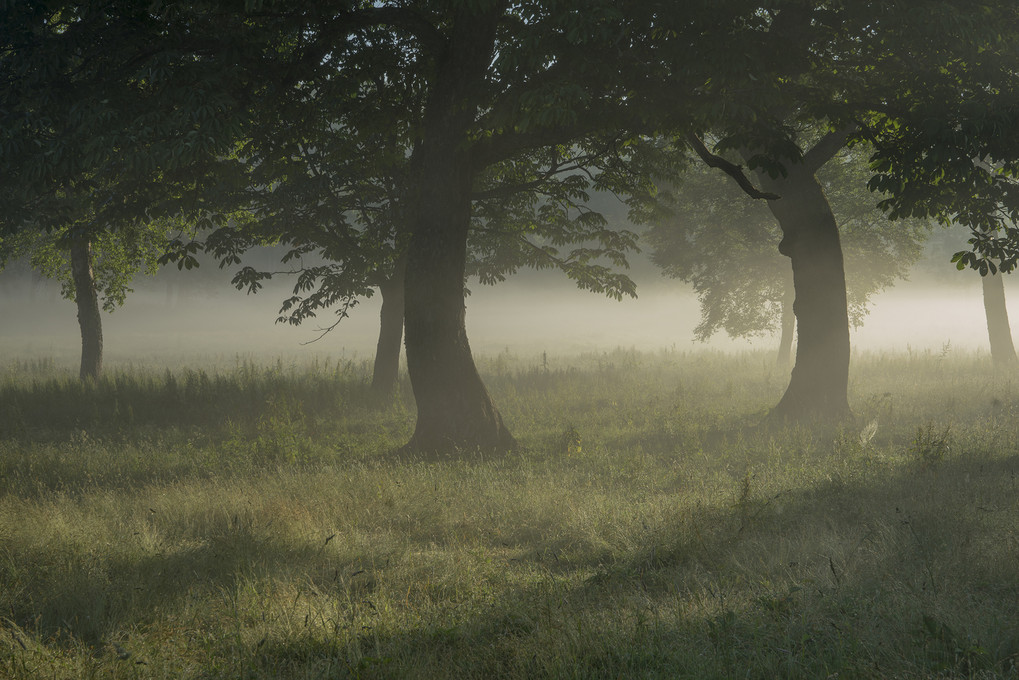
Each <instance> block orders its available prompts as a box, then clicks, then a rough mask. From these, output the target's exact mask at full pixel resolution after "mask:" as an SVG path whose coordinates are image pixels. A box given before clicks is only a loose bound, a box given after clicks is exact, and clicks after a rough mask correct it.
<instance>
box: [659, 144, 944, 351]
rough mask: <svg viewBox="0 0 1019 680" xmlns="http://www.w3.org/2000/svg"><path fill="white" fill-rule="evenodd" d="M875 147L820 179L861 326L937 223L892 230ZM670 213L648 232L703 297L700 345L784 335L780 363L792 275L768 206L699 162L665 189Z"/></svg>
mask: <svg viewBox="0 0 1019 680" xmlns="http://www.w3.org/2000/svg"><path fill="white" fill-rule="evenodd" d="M867 155H868V154H867V153H866V148H865V147H864V146H857V147H855V148H854V149H851V150H849V149H843V150H841V151H840V152H839V154H838V155H837V156H836V157H835V158H834V159H833V160H832V162H829V163H826V164H825V165H824V166H823V167H822V168H821V170H820V171H819V173H818V179H819V181H820V182H821V186H822V189H823V190H824V193H825V195H826V196H827V197H828V200H829V202H830V203H831V206H832V212H833V213H834V215H835V217H836V221H837V223H838V225H839V230H840V234H841V242H842V245H843V251H844V254H845V258H846V276H847V294H848V304H849V307H848V311H849V320H850V323H851V324H852V325H853V326H860V325H861V324H862V323H863V320H864V317H865V315H866V313H867V303H868V299H869V297H870V296H871V295H872V294H874V293H875V292H878V291H880V290H882V289H884V288H886V287H888V286H890V285H893V283H894V281H895V280H896V279H897V278H903V277H905V275H906V274H905V272H906V270H907V268H908V266H909V265H910V264H911V263H912V262H915V261H916V259H917V258H918V257H919V256H920V253H921V244H922V242H923V240H924V238H925V236H926V234H927V231H928V225H926V224H925V223H923V222H921V221H919V220H907V221H904V222H903V223H898V224H895V223H891V222H890V221H889V220H888V219H887V217H886V216H885V215H884V214H883V213H882V212H881V211H880V210H877V209H876V208H875V204H876V202H877V199H876V198H875V197H874V196H873V195H872V194H871V193H870V192H869V191H868V190H867V186H866V185H867V181H868V180H869V179H870V177H871V173H870V171H869V168H868V167H867V162H866V157H867ZM662 200H663V201H668V205H667V206H666V212H665V213H664V214H657V215H655V218H654V219H655V221H654V222H653V223H652V225H651V226H650V229H649V230H648V231H647V233H646V234H645V237H646V238H647V239H648V241H649V242H650V243H651V245H652V247H653V249H654V251H653V254H652V260H653V261H654V262H655V263H656V264H657V265H658V266H659V267H660V268H661V269H662V270H663V272H664V273H665V274H667V275H668V276H671V277H674V278H679V279H681V280H684V281H687V282H689V283H692V284H693V287H694V290H695V291H696V292H697V294H698V296H699V297H700V303H701V323H700V324H699V325H698V326H697V328H696V329H695V336H696V337H697V338H698V339H699V340H702V341H703V340H706V339H707V338H709V337H710V336H711V335H712V334H714V333H715V332H717V331H719V330H724V331H725V332H726V333H728V334H729V335H730V336H731V337H752V336H756V335H762V334H765V333H772V332H774V331H775V330H779V329H780V330H781V341H780V344H779V358H778V361H779V363H780V364H784V363H788V361H789V359H790V357H791V352H790V347H791V345H792V324H793V318H794V317H793V313H792V312H793V310H792V302H793V298H794V289H793V286H792V273H791V271H790V270H789V266H788V263H787V262H785V261H784V258H782V257H781V256H780V255H779V254H778V252H777V251H776V249H775V247H776V245H777V244H778V243H779V241H780V240H781V238H782V233H781V230H780V228H779V227H778V225H777V224H776V222H775V219H774V217H773V216H772V215H771V214H770V212H769V211H768V210H767V208H766V206H764V205H763V204H762V203H761V202H760V201H752V200H749V199H748V198H747V197H746V196H745V195H744V192H743V191H742V190H740V189H739V188H738V187H736V186H735V185H734V184H733V183H732V182H728V181H726V180H725V179H723V178H722V177H720V176H719V173H717V172H714V171H712V170H709V169H707V168H704V167H703V166H702V165H699V164H696V163H694V162H693V161H691V162H690V167H689V169H688V170H686V171H685V172H684V173H683V174H682V176H681V177H680V178H678V179H677V185H676V186H675V187H670V191H668V192H664V193H663V195H662Z"/></svg>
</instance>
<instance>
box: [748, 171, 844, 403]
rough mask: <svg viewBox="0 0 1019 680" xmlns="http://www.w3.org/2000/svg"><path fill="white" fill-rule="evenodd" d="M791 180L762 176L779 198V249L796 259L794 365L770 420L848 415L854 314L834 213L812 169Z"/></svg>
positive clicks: (775, 206) (775, 205) (775, 204)
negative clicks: (851, 316) (848, 300)
mask: <svg viewBox="0 0 1019 680" xmlns="http://www.w3.org/2000/svg"><path fill="white" fill-rule="evenodd" d="M787 170H788V175H787V176H786V177H779V178H776V179H772V178H770V177H768V176H767V175H764V174H763V173H762V174H760V175H759V177H760V180H761V182H762V184H763V185H764V188H765V189H766V190H767V191H770V192H773V193H776V194H778V195H779V196H781V198H780V199H778V200H771V201H768V207H769V208H770V209H771V212H772V214H773V215H774V216H775V218H776V219H777V220H778V222H779V225H780V227H781V228H782V242H781V243H780V244H779V252H781V253H782V254H783V255H785V256H787V257H789V258H790V260H792V269H793V287H794V289H795V293H796V300H795V302H794V303H793V311H794V313H795V316H796V341H797V346H796V363H795V365H794V366H793V370H792V376H791V378H790V380H789V387H788V388H787V389H786V392H785V395H784V396H783V397H782V399H781V401H779V403H778V405H777V406H775V408H774V409H773V410H772V416H773V417H776V418H779V419H789V420H813V419H818V418H824V419H830V418H841V417H844V416H847V415H849V413H850V411H849V399H848V385H849V314H848V309H847V304H846V275H845V268H844V266H843V260H842V246H841V243H840V242H839V230H838V226H837V225H836V223H835V216H834V215H833V214H832V211H831V207H830V206H829V205H828V199H827V197H826V196H825V195H824V191H823V189H822V188H821V185H820V183H818V181H817V179H816V177H815V176H814V172H813V170H812V169H811V168H810V167H808V166H807V165H806V164H804V163H798V164H790V165H789V167H788V168H787Z"/></svg>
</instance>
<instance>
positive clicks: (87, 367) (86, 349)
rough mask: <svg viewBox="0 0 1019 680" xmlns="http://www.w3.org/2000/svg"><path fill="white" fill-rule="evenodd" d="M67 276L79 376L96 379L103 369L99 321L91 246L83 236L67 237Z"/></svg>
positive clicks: (85, 378) (101, 329) (101, 335)
mask: <svg viewBox="0 0 1019 680" xmlns="http://www.w3.org/2000/svg"><path fill="white" fill-rule="evenodd" d="M71 278H72V280H73V281H74V302H75V304H76V305H77V307H78V326H79V328H80V329H81V370H80V376H81V379H82V380H97V379H98V378H99V376H100V374H101V373H102V371H103V320H102V317H101V316H100V311H99V294H98V292H97V291H96V281H95V276H94V275H93V273H92V245H91V243H90V242H89V239H88V237H86V236H83V235H76V236H74V237H72V238H71Z"/></svg>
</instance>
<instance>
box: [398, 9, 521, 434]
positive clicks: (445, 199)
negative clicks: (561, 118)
mask: <svg viewBox="0 0 1019 680" xmlns="http://www.w3.org/2000/svg"><path fill="white" fill-rule="evenodd" d="M468 11H469V10H464V15H462V16H459V17H457V19H456V20H455V21H454V25H453V26H452V28H451V34H450V38H449V40H448V43H447V45H446V49H445V50H443V53H442V54H441V55H440V56H439V57H438V59H437V62H436V75H435V76H434V81H433V90H432V92H431V95H430V97H429V101H428V104H427V106H426V110H425V118H424V121H423V126H422V135H421V139H422V141H421V142H420V144H419V145H418V147H417V149H416V151H415V158H414V159H413V162H414V164H415V170H416V187H415V189H416V190H415V206H416V211H415V213H414V216H413V218H412V219H413V233H412V236H411V240H410V245H409V248H408V252H407V279H406V288H405V290H406V307H405V323H406V345H407V370H408V373H409V374H410V381H411V386H412V387H413V389H414V398H415V400H416V401H417V409H418V413H417V425H416V427H415V429H414V435H413V437H412V438H411V440H410V442H409V443H408V444H407V448H408V449H410V450H415V451H424V452H435V451H449V450H454V449H460V450H478V449H481V450H488V451H492V450H496V451H504V450H509V449H512V448H513V447H514V446H515V444H516V442H515V441H514V440H513V437H512V435H510V433H509V431H508V430H507V429H506V427H505V425H503V422H502V417H501V416H500V414H499V411H498V410H497V409H496V408H495V404H494V403H493V402H492V399H491V397H490V396H489V394H488V390H486V389H485V385H484V383H483V382H482V381H481V377H480V376H479V375H478V370H477V367H476V366H475V364H474V358H473V356H472V355H471V349H470V345H469V344H468V342H467V330H466V325H465V307H464V276H465V272H466V264H467V231H468V228H469V226H470V216H471V185H472V181H473V177H474V168H473V167H472V156H471V148H470V142H469V137H468V131H469V129H470V127H471V125H472V123H473V120H474V117H475V115H476V108H475V107H474V106H472V105H471V104H470V102H471V101H472V95H473V94H474V90H475V88H481V87H483V86H484V78H483V76H484V71H485V69H486V68H487V66H488V64H489V62H490V60H491V55H492V50H493V45H494V38H495V28H496V19H497V16H498V10H490V11H489V12H488V14H486V15H483V16H476V15H469V14H467V12H468Z"/></svg>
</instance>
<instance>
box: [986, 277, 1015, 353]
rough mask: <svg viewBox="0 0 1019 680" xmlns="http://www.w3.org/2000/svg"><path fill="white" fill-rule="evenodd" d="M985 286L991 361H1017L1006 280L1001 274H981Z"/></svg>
mask: <svg viewBox="0 0 1019 680" xmlns="http://www.w3.org/2000/svg"><path fill="white" fill-rule="evenodd" d="M980 278H981V280H982V281H983V288H984V313H985V314H986V315H987V335H988V337H989V339H990V341H991V361H993V362H994V365H995V366H1009V365H1012V364H1014V363H1016V356H1015V345H1013V344H1012V329H1011V327H1010V326H1009V323H1008V309H1007V308H1006V307H1005V280H1004V277H1003V276H1002V275H1001V274H988V275H987V276H981V277H980Z"/></svg>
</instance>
